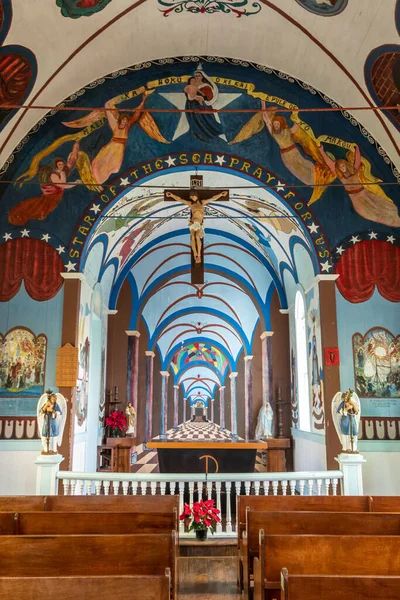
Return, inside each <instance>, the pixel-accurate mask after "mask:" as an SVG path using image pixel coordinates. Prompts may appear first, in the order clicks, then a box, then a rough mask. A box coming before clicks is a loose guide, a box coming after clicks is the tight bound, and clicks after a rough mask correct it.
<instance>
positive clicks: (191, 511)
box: [180, 500, 221, 540]
mask: <svg viewBox="0 0 400 600" xmlns="http://www.w3.org/2000/svg"><path fill="white" fill-rule="evenodd" d="M220 512H221V511H220V510H219V509H218V508H215V505H214V500H205V501H204V500H199V501H198V502H194V503H193V505H192V506H189V504H186V502H185V506H184V509H183V513H182V514H181V516H180V520H181V521H184V522H185V525H188V531H193V530H194V531H195V533H196V538H197V539H198V540H206V539H207V531H208V530H209V529H210V531H211V533H212V534H214V532H215V529H216V526H217V523H220V522H221V519H220V517H219V515H220Z"/></svg>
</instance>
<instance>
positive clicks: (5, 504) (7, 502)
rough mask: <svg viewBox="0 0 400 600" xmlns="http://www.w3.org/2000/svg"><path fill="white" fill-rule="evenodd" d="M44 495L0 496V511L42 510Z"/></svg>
mask: <svg viewBox="0 0 400 600" xmlns="http://www.w3.org/2000/svg"><path fill="white" fill-rule="evenodd" d="M44 499H45V496H0V513H2V512H23V511H29V512H33V511H42V510H44Z"/></svg>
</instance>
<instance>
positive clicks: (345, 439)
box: [332, 390, 361, 454]
mask: <svg viewBox="0 0 400 600" xmlns="http://www.w3.org/2000/svg"><path fill="white" fill-rule="evenodd" d="M332 418H333V422H334V424H335V429H336V433H337V434H338V436H339V439H340V442H341V444H342V452H346V453H348V454H358V450H357V436H358V428H359V423H360V418H361V404H360V399H359V397H358V396H357V394H356V393H355V392H353V390H347V392H343V394H342V393H341V392H338V393H337V394H335V396H334V398H333V400H332Z"/></svg>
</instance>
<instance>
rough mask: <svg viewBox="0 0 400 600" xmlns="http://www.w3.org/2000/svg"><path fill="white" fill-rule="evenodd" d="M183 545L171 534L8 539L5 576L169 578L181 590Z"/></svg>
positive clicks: (2, 554)
mask: <svg viewBox="0 0 400 600" xmlns="http://www.w3.org/2000/svg"><path fill="white" fill-rule="evenodd" d="M177 559H178V545H177V535H176V532H172V533H171V534H169V535H168V534H161V533H160V534H146V535H145V534H134V535H131V534H128V535H59V536H51V535H47V536H46V535H42V536H30V535H13V536H9V535H4V536H1V537H0V577H20V578H21V577H38V576H40V577H57V576H58V575H59V574H60V573H62V575H63V576H69V577H74V576H81V577H84V576H86V577H87V576H90V577H97V576H99V575H103V576H105V575H108V576H117V575H165V569H166V568H169V569H170V572H171V586H172V597H173V598H176V592H177V577H178V571H177Z"/></svg>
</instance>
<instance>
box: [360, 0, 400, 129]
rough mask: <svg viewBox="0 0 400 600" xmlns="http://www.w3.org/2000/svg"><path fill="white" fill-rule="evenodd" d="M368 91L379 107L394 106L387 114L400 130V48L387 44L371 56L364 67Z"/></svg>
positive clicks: (373, 51) (376, 49) (374, 51)
mask: <svg viewBox="0 0 400 600" xmlns="http://www.w3.org/2000/svg"><path fill="white" fill-rule="evenodd" d="M398 10H400V8H399V9H398ZM364 76H365V81H366V83H367V86H368V90H369V92H370V94H371V96H372V97H373V99H374V100H375V102H376V103H377V105H378V106H393V107H394V108H393V110H386V111H385V112H384V113H383V114H385V115H386V116H387V117H388V118H389V119H390V121H392V123H393V124H394V125H396V127H397V128H398V129H400V112H399V110H398V108H396V107H398V106H399V104H400V46H398V45H394V44H387V45H384V46H380V47H379V48H375V49H374V50H372V52H371V53H370V54H369V56H368V58H367V60H366V61H365V67H364Z"/></svg>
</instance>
